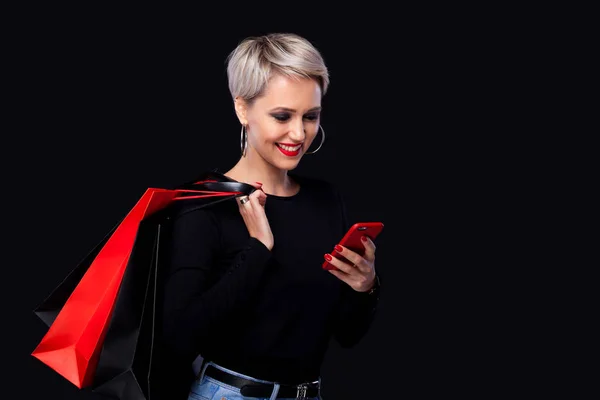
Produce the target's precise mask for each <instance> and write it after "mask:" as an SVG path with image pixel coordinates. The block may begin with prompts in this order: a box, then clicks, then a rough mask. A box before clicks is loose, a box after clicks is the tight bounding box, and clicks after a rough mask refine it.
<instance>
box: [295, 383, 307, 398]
mask: <svg viewBox="0 0 600 400" xmlns="http://www.w3.org/2000/svg"><path fill="white" fill-rule="evenodd" d="M307 388H308V385H307V384H306V383H302V384H300V385H298V386H296V389H297V390H296V399H300V400H304V399H306V389H307Z"/></svg>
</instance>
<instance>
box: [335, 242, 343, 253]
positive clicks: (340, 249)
mask: <svg viewBox="0 0 600 400" xmlns="http://www.w3.org/2000/svg"><path fill="white" fill-rule="evenodd" d="M335 251H337V252H338V253H341V252H342V251H344V249H343V248H342V246H340V245H339V244H336V245H335Z"/></svg>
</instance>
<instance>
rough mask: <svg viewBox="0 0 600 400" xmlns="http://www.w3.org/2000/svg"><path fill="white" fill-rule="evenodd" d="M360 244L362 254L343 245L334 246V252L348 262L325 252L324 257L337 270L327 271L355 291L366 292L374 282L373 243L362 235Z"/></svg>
mask: <svg viewBox="0 0 600 400" xmlns="http://www.w3.org/2000/svg"><path fill="white" fill-rule="evenodd" d="M362 244H363V246H364V247H365V252H364V255H363V256H361V255H360V254H358V253H356V252H354V251H352V250H350V249H348V248H346V247H344V246H341V245H337V246H335V253H337V254H339V255H341V256H342V257H344V258H345V259H346V260H348V261H349V262H350V263H347V262H344V261H342V260H340V259H338V258H336V257H335V254H334V255H331V254H325V259H326V260H327V261H328V262H329V263H330V264H331V265H333V266H334V267H336V268H337V270H335V269H330V270H329V272H331V273H332V274H333V275H335V276H337V277H338V278H339V279H341V280H342V281H344V282H346V283H347V284H348V285H350V287H351V288H352V289H354V290H356V291H357V292H366V291H368V290H370V289H371V288H372V287H373V285H374V284H375V244H374V243H373V241H372V240H371V239H370V238H369V237H367V236H363V238H362Z"/></svg>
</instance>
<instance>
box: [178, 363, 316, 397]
mask: <svg viewBox="0 0 600 400" xmlns="http://www.w3.org/2000/svg"><path fill="white" fill-rule="evenodd" d="M209 365H212V366H213V367H215V368H218V369H220V370H223V371H226V372H229V373H230V374H232V375H235V376H239V377H242V378H246V379H250V380H252V381H255V382H260V383H270V384H273V385H274V388H273V393H271V397H269V398H266V397H265V398H260V397H246V396H242V394H241V393H240V389H239V388H236V387H234V386H230V385H227V384H224V383H223V382H219V381H217V380H216V379H214V378H211V377H209V376H206V375H204V372H205V371H206V368H207V367H208V366H209ZM319 383H320V379H319ZM278 391H279V383H276V382H269V381H263V380H260V379H256V378H253V377H251V376H248V375H243V374H240V373H238V372H235V371H232V370H230V369H227V368H224V367H222V366H220V365H217V364H215V363H213V362H206V363H204V365H203V366H202V370H201V372H200V374H199V375H198V377H197V378H196V380H195V381H194V383H193V384H192V387H191V390H190V395H189V397H188V400H213V399H214V400H275V399H280V400H284V399H283V398H281V397H277V393H278ZM286 399H287V400H293V399H294V397H291V398H286ZM307 399H308V400H323V398H322V397H321V395H319V396H317V397H311V398H307Z"/></svg>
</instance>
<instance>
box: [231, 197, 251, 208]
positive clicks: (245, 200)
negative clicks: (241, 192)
mask: <svg viewBox="0 0 600 400" xmlns="http://www.w3.org/2000/svg"><path fill="white" fill-rule="evenodd" d="M235 201H237V203H238V206H239V207H240V209H242V208H243V207H244V206H247V205H248V204H249V203H250V196H239V197H236V198H235Z"/></svg>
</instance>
